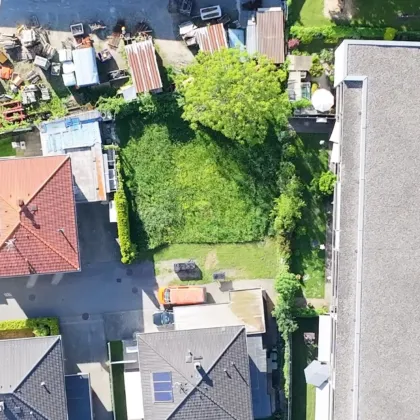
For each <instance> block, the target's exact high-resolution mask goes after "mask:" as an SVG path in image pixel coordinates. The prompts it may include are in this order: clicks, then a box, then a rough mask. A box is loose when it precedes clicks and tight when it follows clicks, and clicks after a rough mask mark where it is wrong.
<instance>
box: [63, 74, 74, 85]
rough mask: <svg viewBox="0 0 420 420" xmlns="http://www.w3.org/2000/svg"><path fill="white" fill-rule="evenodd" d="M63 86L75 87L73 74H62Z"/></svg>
mask: <svg viewBox="0 0 420 420" xmlns="http://www.w3.org/2000/svg"><path fill="white" fill-rule="evenodd" d="M63 83H64V86H67V87H70V86H76V75H75V74H74V73H67V74H63Z"/></svg>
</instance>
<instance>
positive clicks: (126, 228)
mask: <svg viewBox="0 0 420 420" xmlns="http://www.w3.org/2000/svg"><path fill="white" fill-rule="evenodd" d="M117 173H118V183H119V186H118V190H117V192H116V193H115V195H114V202H115V209H116V211H117V229H118V240H119V244H120V252H121V262H122V263H123V264H131V263H132V262H133V261H134V260H135V259H136V258H137V249H136V246H135V244H133V243H132V242H131V236H130V219H129V213H128V202H127V197H126V195H125V191H124V184H123V182H122V177H121V172H120V163H119V162H117Z"/></svg>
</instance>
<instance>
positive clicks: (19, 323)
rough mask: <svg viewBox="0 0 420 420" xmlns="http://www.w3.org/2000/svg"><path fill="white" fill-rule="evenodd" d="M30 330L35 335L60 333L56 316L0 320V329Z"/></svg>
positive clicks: (43, 335)
mask: <svg viewBox="0 0 420 420" xmlns="http://www.w3.org/2000/svg"><path fill="white" fill-rule="evenodd" d="M19 330H32V332H33V334H34V336H35V337H46V336H49V335H58V334H60V328H59V326H58V318H31V319H19V320H13V321H0V331H19Z"/></svg>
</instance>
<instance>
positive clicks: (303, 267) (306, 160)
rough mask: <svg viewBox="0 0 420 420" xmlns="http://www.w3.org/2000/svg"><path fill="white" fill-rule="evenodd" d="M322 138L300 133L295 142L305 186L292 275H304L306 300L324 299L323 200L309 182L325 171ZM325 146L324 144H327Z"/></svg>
mask: <svg viewBox="0 0 420 420" xmlns="http://www.w3.org/2000/svg"><path fill="white" fill-rule="evenodd" d="M320 140H327V139H326V136H325V135H319V134H301V135H300V137H299V138H298V139H297V141H296V158H295V165H296V169H297V172H298V174H299V176H300V178H301V179H302V183H303V185H304V191H303V198H304V201H305V204H306V205H305V207H304V208H303V209H302V219H301V220H300V221H299V223H298V227H297V229H296V235H295V237H294V239H293V240H292V259H291V268H292V272H294V273H297V274H302V275H303V293H304V295H305V297H307V298H323V297H324V287H325V251H322V250H320V249H319V245H321V244H325V241H326V238H325V235H326V224H327V215H326V211H325V198H323V197H321V196H319V195H318V194H316V192H314V190H313V188H311V181H312V179H314V178H317V177H319V176H320V175H321V173H322V172H324V171H326V170H327V169H328V151H327V149H326V148H325V146H324V145H323V146H321V145H320V144H319V141H320ZM326 143H327V142H326Z"/></svg>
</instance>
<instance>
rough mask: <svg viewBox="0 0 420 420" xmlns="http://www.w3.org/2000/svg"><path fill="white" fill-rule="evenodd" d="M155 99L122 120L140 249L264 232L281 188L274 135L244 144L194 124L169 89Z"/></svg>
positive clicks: (242, 238)
mask: <svg viewBox="0 0 420 420" xmlns="http://www.w3.org/2000/svg"><path fill="white" fill-rule="evenodd" d="M153 101H154V104H153V106H154V107H156V108H155V112H154V111H152V112H150V113H149V115H147V116H145V117H144V119H141V117H139V118H138V119H137V120H136V122H135V123H134V124H133V123H131V124H130V123H129V122H127V121H126V120H124V121H122V122H120V127H122V128H123V129H122V130H121V133H120V135H121V136H122V142H123V149H122V151H121V162H122V168H123V172H124V176H125V180H126V181H125V185H126V187H127V188H128V190H129V192H130V195H131V204H132V207H133V210H134V212H133V215H134V217H133V220H132V223H131V226H132V227H133V230H134V232H133V234H134V236H135V238H133V239H134V240H135V241H136V242H137V243H138V244H139V245H140V247H141V248H142V249H145V248H146V249H154V248H156V247H158V246H161V245H164V244H173V243H236V242H250V241H259V240H262V239H264V237H265V235H266V234H267V232H268V229H269V225H270V211H271V209H272V206H273V200H274V198H275V197H276V196H278V194H279V189H278V187H277V169H278V164H279V161H280V159H281V144H280V143H279V142H278V140H277V138H276V137H275V136H271V137H270V138H268V139H267V140H266V142H265V143H264V144H263V145H257V146H244V145H241V144H239V143H237V142H232V141H230V140H228V139H226V138H225V137H223V136H221V135H220V134H217V133H215V132H212V131H210V130H196V131H193V130H191V129H190V128H189V126H188V125H187V124H186V123H185V122H184V121H183V120H182V119H181V116H180V114H181V110H180V108H179V107H178V105H177V104H176V102H175V101H174V99H173V96H169V95H161V96H158V97H155V98H153Z"/></svg>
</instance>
